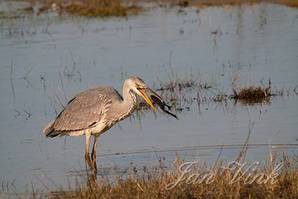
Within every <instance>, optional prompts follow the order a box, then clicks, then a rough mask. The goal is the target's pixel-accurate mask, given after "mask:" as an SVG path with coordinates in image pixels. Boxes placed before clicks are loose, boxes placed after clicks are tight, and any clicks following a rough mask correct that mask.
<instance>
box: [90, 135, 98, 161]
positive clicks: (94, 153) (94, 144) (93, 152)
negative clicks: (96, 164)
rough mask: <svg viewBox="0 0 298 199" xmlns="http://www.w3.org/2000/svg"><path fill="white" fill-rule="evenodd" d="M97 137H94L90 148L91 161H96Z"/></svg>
mask: <svg viewBox="0 0 298 199" xmlns="http://www.w3.org/2000/svg"><path fill="white" fill-rule="evenodd" d="M98 137H99V136H98V135H94V142H93V147H92V152H91V159H92V161H96V142H97V139H98Z"/></svg>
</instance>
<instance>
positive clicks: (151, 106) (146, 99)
mask: <svg viewBox="0 0 298 199" xmlns="http://www.w3.org/2000/svg"><path fill="white" fill-rule="evenodd" d="M138 91H139V92H140V94H141V97H143V98H144V100H145V101H146V102H147V104H148V105H149V106H150V108H151V109H152V110H153V111H156V108H155V107H154V105H153V103H152V101H151V99H150V98H149V97H148V95H147V94H146V92H145V89H143V88H141V89H140V88H139V89H138Z"/></svg>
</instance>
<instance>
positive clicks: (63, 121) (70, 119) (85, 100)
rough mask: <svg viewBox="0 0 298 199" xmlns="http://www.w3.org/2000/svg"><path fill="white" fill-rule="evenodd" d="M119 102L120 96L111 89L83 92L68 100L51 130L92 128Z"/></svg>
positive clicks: (99, 88)
mask: <svg viewBox="0 0 298 199" xmlns="http://www.w3.org/2000/svg"><path fill="white" fill-rule="evenodd" d="M121 100H122V97H121V95H120V94H119V93H118V92H117V91H116V90H115V89H114V88H111V87H98V88H94V89H89V90H86V91H83V92H82V93H79V94H78V95H76V96H75V97H74V98H73V99H72V100H70V102H69V103H68V104H67V106H66V107H65V108H64V110H63V111H62V112H61V113H60V114H59V115H58V116H57V118H56V120H55V121H54V123H53V126H52V128H53V130H54V131H77V130H83V129H87V128H89V127H92V126H94V125H95V124H96V123H97V122H99V121H100V120H101V119H103V118H104V116H105V113H106V112H107V111H108V109H109V107H110V106H111V104H112V103H113V102H115V101H118V102H119V101H121Z"/></svg>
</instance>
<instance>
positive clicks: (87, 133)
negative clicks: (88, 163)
mask: <svg viewBox="0 0 298 199" xmlns="http://www.w3.org/2000/svg"><path fill="white" fill-rule="evenodd" d="M85 136H86V151H85V159H86V160H88V159H89V160H90V155H89V148H90V136H91V132H90V130H86V132H85Z"/></svg>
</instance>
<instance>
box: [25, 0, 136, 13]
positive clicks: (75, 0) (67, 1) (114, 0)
mask: <svg viewBox="0 0 298 199" xmlns="http://www.w3.org/2000/svg"><path fill="white" fill-rule="evenodd" d="M25 1H26V0H25ZM27 1H28V2H30V6H29V7H28V8H24V11H25V10H28V9H29V10H34V9H33V8H34V7H36V6H37V7H38V12H37V14H41V13H43V12H46V11H49V10H52V11H55V12H58V13H59V14H62V13H68V14H71V15H78V16H87V17H108V16H120V17H123V16H127V15H128V14H137V13H138V12H140V11H141V10H142V9H141V8H140V7H139V6H137V5H136V4H135V2H131V3H130V1H124V0H64V1H63V0H41V1H34V0H27ZM129 3H130V4H131V5H130V6H128V4H129Z"/></svg>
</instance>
